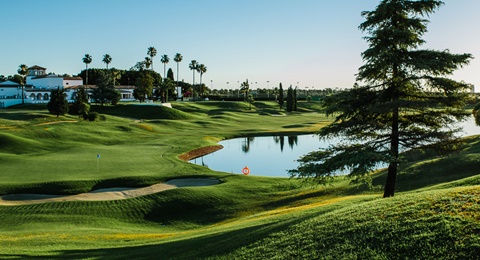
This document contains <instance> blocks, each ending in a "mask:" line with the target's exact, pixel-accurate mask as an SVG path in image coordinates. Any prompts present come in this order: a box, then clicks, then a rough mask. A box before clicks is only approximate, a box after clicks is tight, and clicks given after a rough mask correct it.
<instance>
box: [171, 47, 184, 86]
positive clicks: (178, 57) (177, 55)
mask: <svg viewBox="0 0 480 260" xmlns="http://www.w3.org/2000/svg"><path fill="white" fill-rule="evenodd" d="M173 60H174V61H175V62H176V63H177V84H178V63H179V62H182V60H183V56H182V54H180V53H177V54H175V57H174V58H173Z"/></svg>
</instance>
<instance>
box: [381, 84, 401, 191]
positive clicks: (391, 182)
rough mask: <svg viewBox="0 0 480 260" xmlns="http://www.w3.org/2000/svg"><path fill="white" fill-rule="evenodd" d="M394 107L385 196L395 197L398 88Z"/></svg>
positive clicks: (397, 145)
mask: <svg viewBox="0 0 480 260" xmlns="http://www.w3.org/2000/svg"><path fill="white" fill-rule="evenodd" d="M394 91H395V93H394V98H393V100H394V106H395V107H394V109H393V115H392V136H391V138H392V140H391V142H390V164H389V166H388V175H387V182H386V183H385V190H384V193H383V197H384V198H387V197H393V195H394V194H395V181H396V179H397V169H398V147H399V133H398V118H399V110H398V99H399V98H398V90H394Z"/></svg>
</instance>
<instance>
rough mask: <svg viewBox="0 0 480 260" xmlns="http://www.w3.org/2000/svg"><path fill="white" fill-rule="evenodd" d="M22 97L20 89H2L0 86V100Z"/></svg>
mask: <svg viewBox="0 0 480 260" xmlns="http://www.w3.org/2000/svg"><path fill="white" fill-rule="evenodd" d="M21 95H22V89H21V88H18V87H2V86H0V99H4V98H7V97H9V98H12V97H13V96H20V97H21Z"/></svg>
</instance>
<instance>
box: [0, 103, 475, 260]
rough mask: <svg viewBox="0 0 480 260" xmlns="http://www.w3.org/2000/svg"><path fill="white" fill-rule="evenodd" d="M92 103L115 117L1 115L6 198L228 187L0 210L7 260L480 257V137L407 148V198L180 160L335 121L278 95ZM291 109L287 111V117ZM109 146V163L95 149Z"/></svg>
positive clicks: (374, 188)
mask: <svg viewBox="0 0 480 260" xmlns="http://www.w3.org/2000/svg"><path fill="white" fill-rule="evenodd" d="M172 106H173V109H170V108H165V107H160V106H151V105H148V106H147V105H137V104H122V105H120V106H117V107H109V106H107V107H100V106H92V110H94V111H97V112H99V113H100V114H102V115H103V116H104V117H105V119H106V120H104V121H96V122H90V121H83V120H79V119H78V117H75V116H65V117H60V118H58V119H57V118H56V117H53V116H51V115H49V114H48V112H47V111H46V108H45V107H44V106H34V107H30V106H19V107H15V108H12V109H4V110H0V169H1V170H0V195H5V194H15V193H39V194H65V195H67V194H77V193H83V192H88V191H91V190H96V189H103V188H115V187H145V186H148V185H152V184H155V183H159V182H163V181H165V180H169V179H174V178H185V177H189V178H192V177H213V178H217V179H219V180H220V182H221V183H220V184H218V185H214V186H206V187H188V188H179V189H172V190H167V191H163V192H159V193H154V194H150V195H146V196H141V197H136V198H131V199H126V200H113V201H65V202H54V203H43V204H30V205H20V206H7V205H3V206H0V219H1V220H2V221H0V248H1V250H0V258H13V259H17V258H21V259H23V258H29V257H32V258H33V257H46V258H50V259H51V258H62V259H65V258H68V259H72V258H74V259H78V258H81V259H85V258H91V259H98V258H100V259H104V258H107V259H132V258H133V259H152V258H153V259H204V258H207V259H268V258H273V259H476V258H478V256H479V255H480V233H479V230H480V204H479V203H480V192H479V191H480V189H479V188H480V175H479V172H478V170H477V169H480V146H479V142H480V137H478V136H476V137H470V138H466V139H465V145H464V146H463V148H462V149H461V150H460V151H458V152H456V153H454V154H451V155H447V156H444V157H434V156H433V155H431V154H415V153H408V154H406V155H405V156H404V157H405V160H406V163H405V164H403V166H402V168H401V171H400V173H399V177H398V181H397V185H398V186H397V191H398V192H397V194H396V196H395V197H394V198H391V199H382V198H381V196H382V185H383V182H384V178H385V173H384V171H381V170H380V171H378V172H376V173H373V174H372V175H371V177H372V180H373V182H372V185H371V186H369V185H364V184H351V183H350V180H349V179H345V178H343V177H338V178H336V179H335V180H334V181H333V182H332V183H331V184H329V185H327V186H310V185H306V184H305V183H302V182H301V181H300V180H295V179H288V178H267V177H254V176H241V175H235V174H229V173H224V172H216V171H213V170H210V169H208V168H206V167H202V166H199V165H194V164H190V163H188V162H184V161H182V160H180V159H178V156H179V155H181V154H183V153H186V152H188V151H190V150H193V149H197V148H200V147H204V146H211V145H215V144H217V142H218V141H220V140H222V139H226V138H232V137H239V136H246V135H267V134H272V133H312V132H315V131H317V130H318V129H320V128H321V127H322V126H323V125H325V124H327V123H328V122H329V121H330V120H331V119H330V118H326V117H325V116H324V115H323V114H322V113H319V112H320V111H319V110H318V105H317V104H316V103H306V102H305V103H303V102H300V103H299V108H300V109H301V111H302V112H296V113H285V112H284V111H279V110H278V108H277V106H276V104H275V103H274V102H255V103H254V104H253V107H252V109H249V106H248V103H243V102H194V103H193V102H178V103H172ZM278 115H282V116H278ZM97 154H101V158H100V164H99V166H98V168H97V158H96V155H97ZM97 169H98V170H97Z"/></svg>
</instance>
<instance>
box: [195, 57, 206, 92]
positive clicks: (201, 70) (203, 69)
mask: <svg viewBox="0 0 480 260" xmlns="http://www.w3.org/2000/svg"><path fill="white" fill-rule="evenodd" d="M197 71H198V73H200V95H202V94H203V87H202V76H203V73H206V72H207V67H205V65H203V64H200V65H198V66H197Z"/></svg>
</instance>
